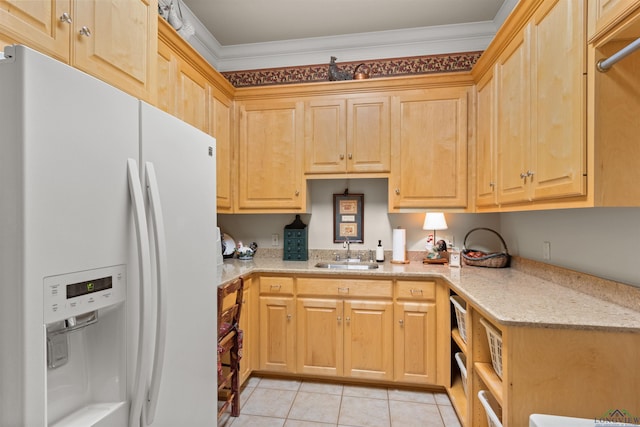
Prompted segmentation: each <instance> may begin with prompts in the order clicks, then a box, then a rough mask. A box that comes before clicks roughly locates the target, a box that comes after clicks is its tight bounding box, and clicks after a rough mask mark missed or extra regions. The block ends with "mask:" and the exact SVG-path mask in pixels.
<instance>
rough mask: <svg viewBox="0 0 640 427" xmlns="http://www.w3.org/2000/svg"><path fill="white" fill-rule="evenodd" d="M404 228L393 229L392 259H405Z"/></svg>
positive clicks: (401, 260)
mask: <svg viewBox="0 0 640 427" xmlns="http://www.w3.org/2000/svg"><path fill="white" fill-rule="evenodd" d="M406 238H407V237H406V230H404V229H403V228H394V229H393V255H392V260H393V261H400V262H403V261H404V260H405V252H406V249H405V246H406Z"/></svg>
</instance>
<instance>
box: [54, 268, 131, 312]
mask: <svg viewBox="0 0 640 427" xmlns="http://www.w3.org/2000/svg"><path fill="white" fill-rule="evenodd" d="M126 281H127V280H126V267H125V266H124V265H116V266H113V267H105V268H98V269H94V270H86V271H79V272H75V273H69V274H61V275H57V276H49V277H45V278H44V323H45V324H49V323H53V322H58V321H60V320H65V319H68V318H71V317H74V316H78V315H81V314H84V313H86V312H89V311H95V310H99V309H101V308H105V307H108V306H110V305H114V304H117V303H119V302H121V301H124V299H125V295H126Z"/></svg>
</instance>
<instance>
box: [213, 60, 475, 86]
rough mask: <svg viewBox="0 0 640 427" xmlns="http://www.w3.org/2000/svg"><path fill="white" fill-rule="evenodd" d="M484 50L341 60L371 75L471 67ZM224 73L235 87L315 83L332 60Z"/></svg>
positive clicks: (326, 77) (322, 78)
mask: <svg viewBox="0 0 640 427" xmlns="http://www.w3.org/2000/svg"><path fill="white" fill-rule="evenodd" d="M481 54H482V52H463V53H453V54H451V53H449V54H442V55H429V56H416V57H408V58H392V59H377V60H371V61H354V62H338V63H337V65H338V68H339V69H340V70H341V71H346V72H348V73H350V74H353V71H354V70H355V68H356V67H357V66H358V65H359V64H364V65H363V66H362V68H361V69H364V68H365V67H366V68H368V69H369V75H370V78H376V77H393V76H404V75H410V74H429V73H443V72H452V71H470V70H471V68H472V67H473V65H474V64H475V63H476V61H477V60H478V58H480V55H481ZM222 75H223V76H224V77H225V78H226V79H227V80H229V82H231V84H232V85H233V86H235V87H249V86H268V85H279V84H290V83H312V82H322V81H328V80H329V61H327V63H326V64H316V65H306V66H297V67H283V68H268V69H260V70H246V71H228V72H224V73H222Z"/></svg>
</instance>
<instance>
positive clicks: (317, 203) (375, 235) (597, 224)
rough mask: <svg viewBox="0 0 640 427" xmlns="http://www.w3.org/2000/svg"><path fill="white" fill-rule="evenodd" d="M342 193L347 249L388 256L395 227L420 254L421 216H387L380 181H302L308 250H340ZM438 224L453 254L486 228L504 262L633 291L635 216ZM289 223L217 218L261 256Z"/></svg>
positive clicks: (518, 215) (638, 234)
mask: <svg viewBox="0 0 640 427" xmlns="http://www.w3.org/2000/svg"><path fill="white" fill-rule="evenodd" d="M345 188H348V189H349V192H350V193H353V194H357V193H361V194H364V206H365V207H364V224H365V228H364V244H362V245H353V249H357V250H360V249H373V248H374V247H375V246H376V245H377V243H378V239H380V240H382V244H383V246H384V247H385V249H388V250H390V249H391V235H392V229H393V228H396V227H398V226H400V227H401V228H404V229H406V230H407V250H410V251H421V250H424V245H425V242H426V239H427V235H428V234H429V232H428V231H425V230H422V222H423V221H424V214H422V213H412V214H389V213H388V212H387V197H388V196H387V191H388V189H387V180H386V179H352V180H346V179H339V180H314V181H310V184H309V197H310V200H311V210H310V212H311V214H304V215H302V220H303V222H304V223H305V224H307V225H308V226H309V247H310V248H311V249H341V248H342V246H341V245H340V244H335V243H333V194H334V193H343V192H344V190H345ZM445 216H446V219H447V223H448V225H449V229H448V230H446V231H441V232H437V235H438V236H439V237H443V238H446V239H447V240H449V241H451V240H453V241H454V243H455V244H456V246H459V247H462V243H463V240H464V237H465V235H466V234H467V232H469V230H471V229H472V228H475V227H488V228H491V229H493V230H496V231H498V232H499V233H500V234H501V235H502V236H503V238H504V239H505V241H506V243H507V246H508V249H509V253H511V254H512V255H519V256H522V257H524V258H529V259H533V260H539V261H543V262H546V263H549V264H554V265H558V266H561V267H566V268H570V269H573V270H578V271H582V272H585V273H589V274H593V275H595V276H598V277H603V278H607V279H611V280H615V281H619V282H623V283H628V284H632V285H634V286H638V287H640V208H606V209H605V208H594V209H568V210H553V211H533V212H515V213H503V214H449V213H447V214H445ZM294 218H295V215H294V214H272V215H218V224H219V225H220V227H222V229H223V231H226V232H227V233H229V234H230V235H231V236H232V237H234V238H235V239H236V240H242V241H243V242H246V243H249V242H252V241H255V242H257V243H258V246H259V247H263V248H271V247H272V246H271V235H272V234H278V236H279V246H278V247H279V248H282V235H283V229H284V226H285V225H287V224H289V223H291V222H292V221H293V220H294ZM477 235H480V236H479V237H487V236H482V235H481V233H474V235H473V236H470V238H469V242H468V243H469V245H470V246H473V247H476V246H475V241H476V236H477ZM545 241H548V242H550V247H551V252H550V255H551V256H550V259H549V260H543V256H542V246H543V243H544V242H545ZM471 243H474V244H473V245H471ZM485 243H486V244H489V243H490V242H485ZM494 249H497V247H496V248H494Z"/></svg>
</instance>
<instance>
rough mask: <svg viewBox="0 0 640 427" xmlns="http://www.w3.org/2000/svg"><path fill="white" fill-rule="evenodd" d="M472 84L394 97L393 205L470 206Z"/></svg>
mask: <svg viewBox="0 0 640 427" xmlns="http://www.w3.org/2000/svg"><path fill="white" fill-rule="evenodd" d="M469 90H470V89H469V88H468V87H465V86H462V87H451V88H435V89H430V90H422V91H413V92H406V93H403V94H398V95H396V96H393V97H392V101H391V129H392V133H391V148H392V157H391V175H390V178H389V209H390V211H392V212H393V211H398V210H400V209H402V208H464V207H466V206H467V114H468V112H467V104H468V100H467V98H468V94H469Z"/></svg>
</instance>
